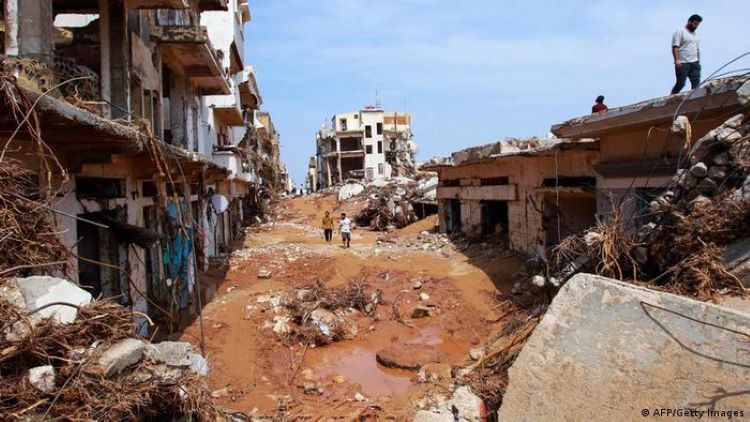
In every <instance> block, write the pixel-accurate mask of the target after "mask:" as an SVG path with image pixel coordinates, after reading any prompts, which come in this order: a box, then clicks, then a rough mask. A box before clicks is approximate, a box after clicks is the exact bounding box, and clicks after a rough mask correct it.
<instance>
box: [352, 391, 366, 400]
mask: <svg viewBox="0 0 750 422" xmlns="http://www.w3.org/2000/svg"><path fill="white" fill-rule="evenodd" d="M354 400H356V401H360V402H361V401H365V400H367V399H366V398H365V396H363V395H362V394H361V393H357V394H355V395H354Z"/></svg>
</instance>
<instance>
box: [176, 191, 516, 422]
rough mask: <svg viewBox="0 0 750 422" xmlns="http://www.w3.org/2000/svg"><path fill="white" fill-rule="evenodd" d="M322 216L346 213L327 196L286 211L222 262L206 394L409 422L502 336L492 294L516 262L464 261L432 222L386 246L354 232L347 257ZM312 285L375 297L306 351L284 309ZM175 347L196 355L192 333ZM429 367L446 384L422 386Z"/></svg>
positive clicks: (227, 400) (230, 403)
mask: <svg viewBox="0 0 750 422" xmlns="http://www.w3.org/2000/svg"><path fill="white" fill-rule="evenodd" d="M325 210H332V211H335V212H336V213H339V212H341V211H346V210H345V209H344V210H341V209H339V208H338V207H337V204H336V199H335V197H332V196H329V197H326V196H307V197H303V198H294V199H286V200H283V201H282V202H280V203H279V204H277V207H276V212H277V216H278V218H277V220H276V221H275V222H274V223H270V224H266V225H263V226H261V227H260V228H258V229H255V230H253V231H250V232H248V234H247V238H246V241H245V243H244V245H243V247H242V248H241V249H238V250H236V251H235V252H234V253H233V254H232V255H231V257H230V258H229V260H228V265H227V268H226V275H225V276H224V278H223V280H222V281H221V283H220V284H218V286H217V293H216V296H215V297H214V298H213V299H212V300H211V301H210V303H208V304H207V305H206V306H205V309H204V314H203V315H204V330H205V331H204V338H205V344H206V356H207V358H208V361H209V363H210V366H211V374H210V384H211V387H212V389H213V395H214V397H215V398H216V399H217V401H219V402H220V403H221V404H223V405H226V406H227V407H231V408H233V409H237V410H240V411H244V412H247V413H249V414H251V415H255V416H266V417H267V416H274V415H279V414H284V415H286V416H287V417H299V418H302V417H305V418H306V417H335V416H341V417H345V418H355V417H358V416H367V415H374V414H379V415H380V416H394V417H396V418H409V417H410V416H411V415H412V414H413V412H414V411H416V410H417V409H418V407H419V405H420V401H423V402H424V401H429V400H430V397H431V394H436V393H440V392H445V391H448V390H447V388H449V384H450V382H451V376H450V373H451V370H452V366H454V365H459V364H463V363H466V362H469V361H470V359H471V357H470V351H471V350H472V348H474V347H476V346H478V345H480V344H483V343H484V342H485V341H486V340H487V338H488V336H489V335H490V334H491V333H492V332H496V331H497V330H498V328H499V327H498V326H497V324H495V323H493V322H492V321H493V320H495V319H496V318H497V316H498V315H497V313H498V312H497V311H496V304H497V298H496V293H498V292H500V293H503V292H506V293H507V291H509V290H510V277H511V276H512V274H513V273H514V272H515V271H516V270H517V269H518V268H519V265H520V262H519V261H518V260H517V258H515V257H513V256H512V255H510V254H507V253H502V252H499V251H498V250H496V249H493V248H492V247H489V245H487V244H484V245H474V246H471V247H469V248H466V249H464V250H461V248H460V247H459V248H457V247H455V246H454V245H452V244H450V243H449V242H448V241H447V239H446V238H444V237H441V236H440V235H438V234H432V233H431V234H429V235H427V234H426V233H425V231H430V230H431V229H432V228H433V226H434V224H435V219H434V218H428V219H426V220H422V221H420V222H418V223H415V224H414V225H411V226H407V227H406V228H404V229H401V230H399V231H397V232H395V233H392V234H391V235H389V236H388V238H387V239H386V238H385V237H384V234H383V233H379V232H373V231H369V230H364V229H355V230H354V232H353V236H352V245H351V248H350V249H344V248H343V247H342V246H341V245H340V239H339V238H338V237H336V236H334V242H333V244H332V245H329V244H327V243H326V242H325V240H324V238H323V235H322V230H320V229H319V224H318V222H319V220H320V218H321V216H322V215H323V213H324V211H325ZM336 215H337V214H336ZM316 284H317V286H319V287H320V289H333V291H344V290H346V289H347V288H349V287H351V286H357V287H358V288H359V287H361V288H362V289H364V290H365V291H366V292H367V295H365V296H366V297H370V296H368V295H372V297H374V295H376V294H377V295H379V297H378V300H374V301H373V303H368V304H367V305H365V306H364V307H363V308H362V312H359V311H357V310H355V309H353V308H348V309H342V310H341V313H339V312H338V311H337V315H342V314H343V315H344V316H343V320H345V324H346V325H347V330H346V333H345V334H344V335H343V336H341V337H340V338H336V339H335V340H333V341H324V342H323V343H322V344H321V343H315V342H312V343H309V342H305V341H302V340H301V339H299V338H294V337H292V336H290V334H289V333H288V332H287V331H288V330H289V328H288V326H287V325H286V324H287V323H286V322H285V318H286V317H285V315H286V314H287V313H288V309H286V307H285V305H284V302H285V301H286V300H288V299H289V298H290V297H295V296H297V297H299V296H300V294H301V293H300V292H303V293H304V292H306V291H308V290H309V289H310V287H311V286H316ZM336 289H339V290H336ZM375 307H376V308H375ZM369 311H372V312H369ZM316 312H317V311H316ZM325 329H327V327H322V326H321V330H322V331H324V330H325ZM182 337H183V338H182V339H183V340H186V341H190V342H192V343H194V344H196V345H197V344H199V342H200V325H199V322H198V321H195V322H194V323H193V324H192V325H191V326H190V327H188V328H187V330H186V331H185V332H184V334H183V335H182ZM332 337H333V336H332ZM325 343H330V344H325ZM475 353H476V351H475ZM383 363H385V365H383ZM386 365H387V366H386ZM425 365H428V366H427V369H429V372H431V373H434V374H440V373H442V374H445V375H444V376H442V377H438V376H435V377H432V378H430V379H429V380H427V381H428V382H425V379H424V376H425V374H424V372H425V371H424V369H423V370H422V371H420V368H423V367H424V366H425ZM420 372H421V374H420ZM420 381H421V382H420Z"/></svg>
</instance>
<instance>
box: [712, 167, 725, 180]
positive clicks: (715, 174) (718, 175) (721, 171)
mask: <svg viewBox="0 0 750 422" xmlns="http://www.w3.org/2000/svg"><path fill="white" fill-rule="evenodd" d="M708 177H710V178H711V179H713V180H715V181H722V180H724V178H725V177H727V168H726V167H725V166H712V167H711V168H710V169H708Z"/></svg>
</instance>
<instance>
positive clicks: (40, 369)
mask: <svg viewBox="0 0 750 422" xmlns="http://www.w3.org/2000/svg"><path fill="white" fill-rule="evenodd" d="M29 384H31V385H32V386H34V388H36V389H37V390H39V391H41V392H42V393H45V394H49V393H51V392H52V391H54V390H55V368H53V367H52V365H45V366H37V367H35V368H31V369H29Z"/></svg>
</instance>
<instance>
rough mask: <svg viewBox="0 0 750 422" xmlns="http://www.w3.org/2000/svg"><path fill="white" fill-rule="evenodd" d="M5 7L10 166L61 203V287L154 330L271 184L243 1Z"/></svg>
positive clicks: (272, 136)
mask: <svg viewBox="0 0 750 422" xmlns="http://www.w3.org/2000/svg"><path fill="white" fill-rule="evenodd" d="M3 3H4V4H3V9H2V10H3V16H2V22H3V23H4V26H3V28H2V29H3V35H4V44H3V49H4V51H3V53H4V55H5V60H4V63H3V65H4V66H3V72H4V75H5V79H4V81H5V88H6V89H4V90H3V94H4V102H5V106H6V107H4V110H3V112H2V116H0V126H2V134H3V135H0V138H1V139H2V142H3V144H4V145H6V148H5V149H4V150H3V156H4V157H5V158H6V159H10V158H12V159H17V160H20V161H21V162H23V163H24V165H25V166H26V167H27V168H29V169H31V170H33V171H34V172H35V173H36V174H37V175H38V178H39V186H40V192H41V195H42V196H52V197H54V198H53V199H52V202H51V203H52V207H51V208H52V211H53V212H54V213H55V216H56V218H57V222H58V225H59V226H60V228H61V231H62V233H61V236H62V237H63V240H64V243H65V244H66V245H68V246H70V247H71V248H72V251H73V253H74V254H75V255H76V258H75V259H74V260H72V261H71V262H70V263H69V265H68V269H67V270H66V272H68V274H66V276H67V277H69V278H70V279H72V280H75V281H77V282H78V283H79V284H81V285H82V286H86V287H87V288H88V289H89V290H90V291H91V292H92V293H93V294H94V295H102V296H104V297H113V298H117V300H119V301H120V302H122V303H123V304H126V305H131V306H132V307H133V308H134V309H135V310H138V311H140V312H142V313H143V314H145V315H149V316H150V317H151V318H152V319H153V320H158V321H167V322H175V319H177V318H178V315H180V314H184V312H182V313H181V312H179V311H186V310H190V312H193V311H194V308H195V305H196V302H197V297H196V295H195V292H196V291H197V287H198V285H197V283H196V281H197V274H198V273H199V272H200V271H202V270H204V269H206V267H207V265H208V262H209V260H208V258H209V257H210V256H212V255H215V254H218V253H220V252H222V251H224V250H226V249H227V248H229V246H230V244H231V243H232V242H233V241H235V240H238V239H239V238H240V236H241V234H242V230H241V228H242V223H243V220H245V219H247V218H249V217H252V216H253V215H255V214H257V213H258V212H259V210H262V209H263V207H264V206H265V205H267V203H268V202H269V201H270V198H271V197H272V196H273V195H274V194H275V192H276V190H277V189H278V187H279V184H278V180H276V178H278V175H279V173H280V169H281V162H280V157H279V152H278V134H277V133H276V131H275V129H274V127H273V125H272V124H271V123H270V116H269V115H268V113H267V112H261V111H260V106H261V104H262V99H261V96H260V94H259V90H258V84H257V82H256V79H255V71H254V69H253V67H252V66H249V65H248V63H247V62H246V60H247V59H246V57H245V56H244V37H245V35H244V26H245V23H247V22H248V21H249V20H250V18H251V16H250V8H249V6H248V4H247V1H246V0H125V1H116V0H115V1H104V0H98V1H97V0H54V1H49V2H46V1H36V0H34V1H32V0H5V1H4V2H3ZM9 81H14V83H15V89H10V88H9V87H10V84H11V83H10V82H9ZM13 104H21V108H20V109H21V110H22V111H25V109H24V108H23V105H24V104H27V105H31V104H33V113H34V116H35V117H34V119H33V120H34V121H35V122H36V123H35V124H34V125H33V126H32V125H30V124H28V123H26V121H25V120H24V119H23V118H22V116H20V117H19V115H18V113H17V112H18V110H16V109H14V108H13V107H12V105H13ZM28 108H31V107H28ZM31 113H32V111H29V114H31ZM263 116H266V117H265V118H264V117H263ZM264 119H265V121H264ZM41 145H43V146H41ZM51 163H52V164H51ZM204 287H205V286H204ZM201 293H206V292H201ZM142 329H144V330H145V325H143V326H142Z"/></svg>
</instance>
